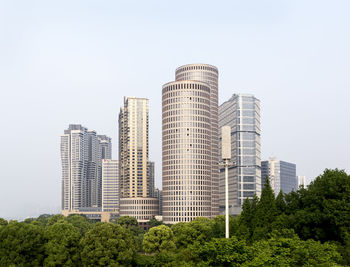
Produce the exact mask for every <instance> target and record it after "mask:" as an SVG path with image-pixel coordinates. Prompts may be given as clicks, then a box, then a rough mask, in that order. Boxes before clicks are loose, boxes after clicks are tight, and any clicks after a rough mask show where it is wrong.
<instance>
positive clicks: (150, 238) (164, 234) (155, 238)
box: [143, 225, 175, 253]
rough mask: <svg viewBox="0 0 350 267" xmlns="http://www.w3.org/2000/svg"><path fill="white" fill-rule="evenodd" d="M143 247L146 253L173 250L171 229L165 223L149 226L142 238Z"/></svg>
mask: <svg viewBox="0 0 350 267" xmlns="http://www.w3.org/2000/svg"><path fill="white" fill-rule="evenodd" d="M143 248H144V250H145V251H146V252H148V253H152V252H162V251H173V250H175V243H174V234H173V231H172V230H171V229H170V228H169V227H168V226H165V225H160V226H156V227H153V228H151V229H150V230H149V231H148V233H146V234H145V236H144V238H143Z"/></svg>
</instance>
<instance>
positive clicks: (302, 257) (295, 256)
mask: <svg viewBox="0 0 350 267" xmlns="http://www.w3.org/2000/svg"><path fill="white" fill-rule="evenodd" d="M252 256H253V258H252V259H251V260H250V261H247V262H245V263H244V264H243V265H242V266H338V265H337V264H338V263H339V262H340V260H341V257H340V254H339V253H338V252H337V247H336V246H335V245H331V244H328V243H325V244H321V243H320V242H317V241H314V240H308V241H302V240H300V238H299V237H298V236H297V235H295V234H293V233H291V232H290V231H289V232H285V233H277V232H273V233H272V234H271V238H270V239H268V240H260V241H256V242H254V243H253V245H252Z"/></svg>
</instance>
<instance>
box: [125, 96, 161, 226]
mask: <svg viewBox="0 0 350 267" xmlns="http://www.w3.org/2000/svg"><path fill="white" fill-rule="evenodd" d="M148 123H149V122H148V99H146V98H136V97H125V98H124V106H123V107H122V108H121V109H120V113H119V173H120V176H119V177H120V215H121V216H126V215H128V216H133V217H135V218H136V219H138V220H139V221H141V222H142V221H148V220H150V219H152V217H153V216H155V215H158V212H159V211H158V204H157V205H155V204H154V202H155V201H157V199H156V198H153V194H154V163H152V162H149V161H148ZM150 175H153V176H152V177H151V176H150ZM155 207H156V208H155Z"/></svg>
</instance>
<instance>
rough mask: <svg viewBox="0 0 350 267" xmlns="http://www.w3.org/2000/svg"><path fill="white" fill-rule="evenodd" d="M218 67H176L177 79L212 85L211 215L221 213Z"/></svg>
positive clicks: (201, 65)
mask: <svg viewBox="0 0 350 267" xmlns="http://www.w3.org/2000/svg"><path fill="white" fill-rule="evenodd" d="M218 75H219V74H218V69H217V68H216V67H214V66H212V65H208V64H189V65H184V66H181V67H179V68H177V69H176V72H175V76H176V81H183V80H194V81H201V82H205V83H207V84H208V85H209V86H210V127H211V187H212V188H211V202H212V209H211V217H215V216H216V215H218V214H219V144H218V142H219V126H218Z"/></svg>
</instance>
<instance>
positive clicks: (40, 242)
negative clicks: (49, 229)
mask: <svg viewBox="0 0 350 267" xmlns="http://www.w3.org/2000/svg"><path fill="white" fill-rule="evenodd" d="M44 242H45V240H44V229H43V228H42V227H41V226H38V225H33V224H26V223H23V222H22V223H20V222H17V221H10V223H9V224H7V225H6V226H3V227H0V266H11V265H15V266H42V262H43V259H44Z"/></svg>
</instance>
